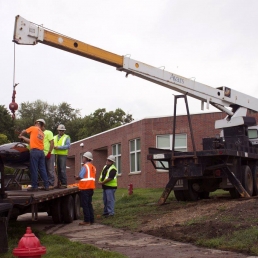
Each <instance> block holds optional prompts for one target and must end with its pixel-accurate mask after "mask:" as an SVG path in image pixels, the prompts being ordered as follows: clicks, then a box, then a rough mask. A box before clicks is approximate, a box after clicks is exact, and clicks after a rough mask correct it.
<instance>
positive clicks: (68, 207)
mask: <svg viewBox="0 0 258 258" xmlns="http://www.w3.org/2000/svg"><path fill="white" fill-rule="evenodd" d="M61 209H62V214H63V218H64V223H71V222H73V218H74V201H73V197H72V196H71V195H68V196H65V197H63V198H62V205H61Z"/></svg>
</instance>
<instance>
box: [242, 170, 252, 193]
mask: <svg viewBox="0 0 258 258" xmlns="http://www.w3.org/2000/svg"><path fill="white" fill-rule="evenodd" d="M241 174H242V185H243V187H244V188H245V190H246V191H247V193H248V194H249V195H250V196H252V195H253V188H254V183H253V175H252V171H251V169H250V167H249V166H241Z"/></svg>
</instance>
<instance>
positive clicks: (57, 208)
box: [51, 199, 63, 224]
mask: <svg viewBox="0 0 258 258" xmlns="http://www.w3.org/2000/svg"><path fill="white" fill-rule="evenodd" d="M51 214H52V220H53V222H54V223H55V224H59V223H62V222H63V216H62V212H61V201H60V199H55V200H53V202H52V206H51Z"/></svg>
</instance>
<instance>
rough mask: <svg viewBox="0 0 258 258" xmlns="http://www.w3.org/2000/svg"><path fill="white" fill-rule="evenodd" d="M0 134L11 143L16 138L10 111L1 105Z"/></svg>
mask: <svg viewBox="0 0 258 258" xmlns="http://www.w3.org/2000/svg"><path fill="white" fill-rule="evenodd" d="M0 134H4V135H6V136H7V138H8V140H9V141H13V140H14V138H15V133H14V121H13V120H12V116H11V113H10V112H9V110H8V109H7V108H5V106H3V105H0Z"/></svg>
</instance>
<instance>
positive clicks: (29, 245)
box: [13, 227, 46, 258]
mask: <svg viewBox="0 0 258 258" xmlns="http://www.w3.org/2000/svg"><path fill="white" fill-rule="evenodd" d="M44 254H46V247H44V246H42V245H41V244H40V241H39V239H38V238H37V237H36V236H35V235H34V233H32V231H31V228H30V227H27V230H26V234H24V236H23V237H22V238H21V239H20V241H19V244H18V247H16V248H14V249H13V255H14V256H18V258H32V257H33V258H40V257H41V255H44Z"/></svg>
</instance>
